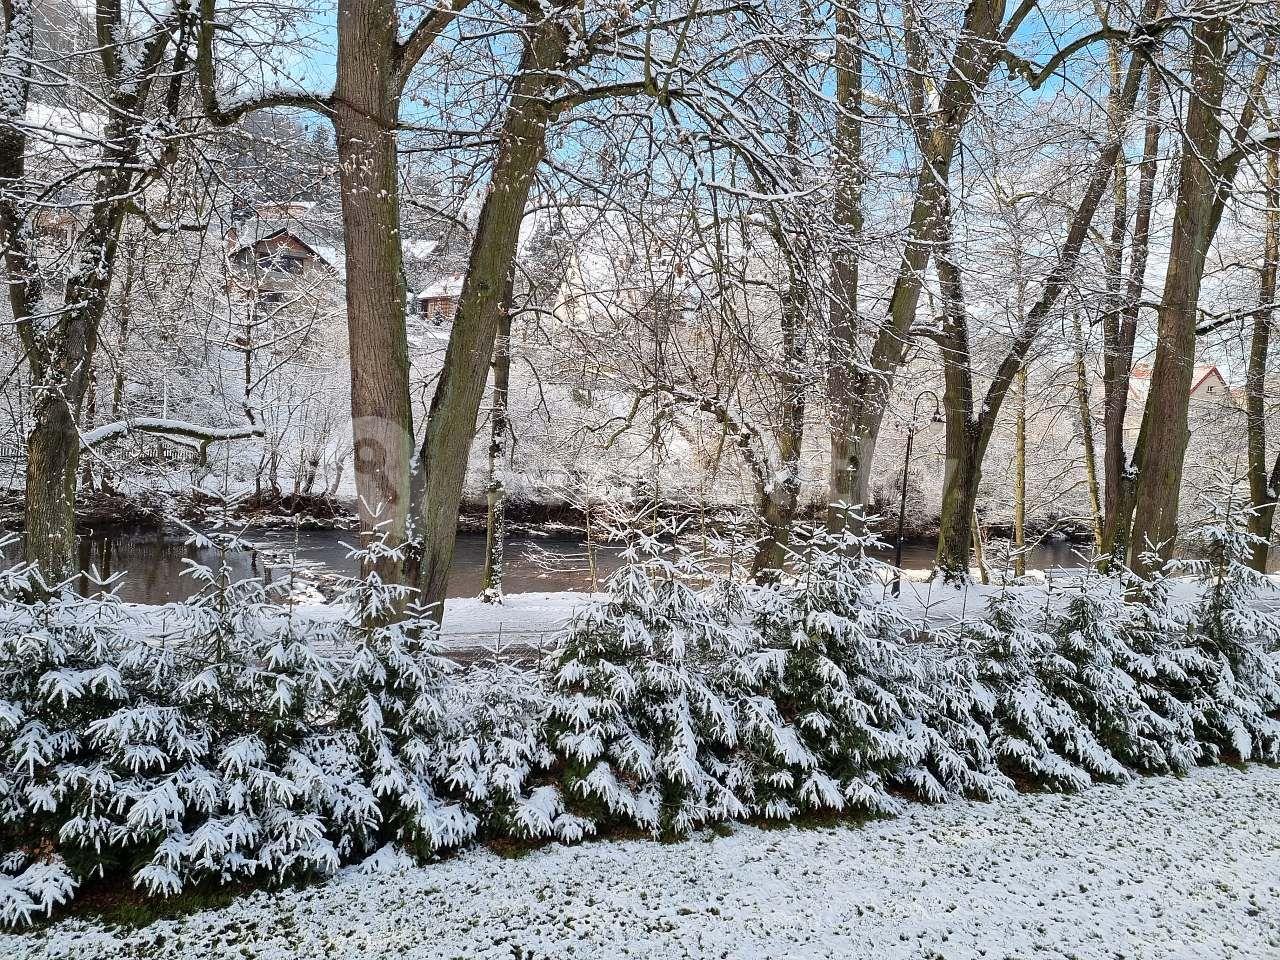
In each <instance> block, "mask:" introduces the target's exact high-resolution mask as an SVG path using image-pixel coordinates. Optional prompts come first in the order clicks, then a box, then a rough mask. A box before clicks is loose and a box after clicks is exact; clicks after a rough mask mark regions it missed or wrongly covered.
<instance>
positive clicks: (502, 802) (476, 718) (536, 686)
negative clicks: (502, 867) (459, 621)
mask: <svg viewBox="0 0 1280 960" xmlns="http://www.w3.org/2000/svg"><path fill="white" fill-rule="evenodd" d="M456 690H457V692H458V693H459V698H458V699H459V703H458V707H457V710H456V712H457V713H458V714H459V720H458V722H457V723H456V724H455V728H456V734H455V735H454V736H453V737H452V738H451V744H450V748H449V774H448V780H449V784H450V786H451V787H452V788H454V789H455V790H457V791H459V792H460V793H461V794H462V795H463V796H464V797H465V798H466V800H467V802H468V803H469V804H470V805H471V807H472V809H473V810H475V811H476V813H477V815H478V816H479V817H480V820H481V826H480V832H481V833H483V834H486V835H489V836H498V837H506V838H511V839H516V840H537V839H542V838H555V839H557V840H561V841H563V842H566V843H573V842H576V841H578V840H581V839H583V837H585V836H587V835H588V834H590V833H591V831H592V825H591V824H590V823H589V822H588V821H586V820H585V819H583V818H582V817H579V816H576V815H575V814H573V813H571V812H570V811H569V810H568V809H567V805H566V803H565V798H564V795H563V792H562V790H561V789H560V787H559V786H558V785H557V784H555V783H554V782H553V779H554V774H553V767H554V765H555V755H554V753H553V752H552V751H551V749H550V745H549V744H548V743H547V740H546V736H545V730H546V723H547V715H548V710H549V707H550V697H549V695H548V692H547V690H546V688H545V684H544V682H543V676H542V674H540V673H535V672H533V671H530V670H528V669H526V668H524V667H521V666H519V665H517V664H514V663H511V662H507V661H503V660H499V659H497V658H496V657H495V658H494V660H493V662H491V663H488V664H478V665H473V666H471V667H469V668H468V670H467V673H466V676H465V677H464V678H463V680H462V682H460V683H459V684H457V685H456Z"/></svg>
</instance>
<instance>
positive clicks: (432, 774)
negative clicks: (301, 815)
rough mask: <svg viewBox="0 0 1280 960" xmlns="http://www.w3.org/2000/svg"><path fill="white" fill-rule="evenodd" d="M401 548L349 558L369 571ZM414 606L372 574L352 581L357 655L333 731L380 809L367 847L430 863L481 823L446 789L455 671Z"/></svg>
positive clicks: (348, 668)
mask: <svg viewBox="0 0 1280 960" xmlns="http://www.w3.org/2000/svg"><path fill="white" fill-rule="evenodd" d="M399 549H400V548H397V547H391V546H389V545H387V544H386V543H384V542H381V541H379V542H375V543H374V544H372V545H371V546H370V547H368V548H367V549H365V550H360V551H355V552H354V553H353V558H354V559H356V560H357V561H359V562H360V563H361V565H362V566H363V567H364V568H366V569H368V570H370V571H373V570H376V569H377V567H378V565H379V564H378V563H377V561H379V560H381V559H382V558H383V557H384V556H386V555H387V554H388V553H396V552H398V551H399ZM412 599H413V598H412V592H411V590H410V588H408V587H405V586H403V585H400V584H392V583H386V582H384V581H383V580H382V579H381V578H380V577H379V576H378V574H377V573H375V572H370V573H369V574H367V575H366V576H364V577H362V578H356V579H351V580H349V581H348V582H347V584H346V587H345V589H344V590H343V592H342V593H341V595H340V596H339V598H338V603H339V604H340V606H341V607H342V608H343V609H344V610H346V611H347V617H346V619H345V621H344V622H343V624H342V625H341V628H340V630H339V635H338V639H337V643H338V645H339V647H340V648H343V649H350V650H351V651H352V654H351V657H350V660H349V661H348V662H347V663H346V665H345V669H344V670H343V673H342V675H341V677H340V679H339V683H338V698H337V700H338V704H339V706H338V711H337V717H336V725H337V728H338V729H339V730H340V731H341V732H342V734H343V735H344V736H345V737H346V740H347V749H348V750H349V751H350V754H351V756H352V757H353V758H354V761H355V764H356V766H357V767H358V769H359V770H360V771H362V775H363V778H364V782H365V783H367V784H368V786H369V788H370V790H371V791H372V793H373V795H374V797H376V798H377V801H378V810H377V818H376V821H375V822H371V823H369V824H367V841H366V842H368V843H372V842H373V841H374V840H375V839H381V840H385V841H392V842H395V843H398V844H400V845H401V846H403V847H405V848H407V849H408V850H410V851H412V852H414V853H415V854H417V855H418V856H421V857H426V856H428V855H430V854H433V853H435V852H436V851H438V850H440V849H442V848H445V847H452V846H457V845H458V844H460V843H463V842H464V841H466V840H468V839H470V838H471V837H473V836H474V835H475V832H476V828H477V826H478V820H477V818H476V816H475V814H473V813H471V812H470V811H469V810H468V809H467V808H466V807H465V806H464V805H463V804H461V803H459V802H457V801H456V800H454V799H453V798H452V797H451V796H450V791H449V787H448V773H449V769H448V738H449V735H450V730H449V723H448V720H449V717H448V711H447V709H446V705H445V702H444V701H445V698H446V697H447V695H448V685H449V680H448V677H447V675H448V673H449V672H450V671H451V670H452V669H453V664H452V663H451V662H450V661H448V660H446V659H445V658H443V657H441V656H440V649H441V648H440V642H439V628H438V627H437V625H436V623H435V621H434V620H433V619H432V618H431V617H430V616H429V614H428V611H426V610H424V609H422V608H420V607H418V606H416V605H415V604H414V603H413V602H412Z"/></svg>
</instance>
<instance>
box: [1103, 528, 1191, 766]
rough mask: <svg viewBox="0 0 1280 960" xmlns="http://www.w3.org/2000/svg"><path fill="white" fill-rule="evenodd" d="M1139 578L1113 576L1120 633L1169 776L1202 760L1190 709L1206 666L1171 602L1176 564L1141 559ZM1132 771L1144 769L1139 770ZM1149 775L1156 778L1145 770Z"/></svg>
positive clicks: (1126, 573)
mask: <svg viewBox="0 0 1280 960" xmlns="http://www.w3.org/2000/svg"><path fill="white" fill-rule="evenodd" d="M1141 560H1142V569H1143V570H1144V571H1145V572H1144V573H1138V572H1136V571H1134V570H1132V569H1129V568H1128V567H1122V568H1120V570H1119V571H1118V576H1119V579H1120V582H1121V586H1122V589H1123V591H1124V597H1125V600H1126V610H1125V613H1126V617H1125V619H1124V622H1123V629H1124V631H1125V635H1126V642H1127V644H1128V647H1129V649H1131V650H1132V651H1133V652H1134V654H1135V659H1134V660H1133V661H1132V662H1131V664H1130V666H1129V668H1128V669H1129V675H1130V676H1131V677H1133V680H1134V682H1135V683H1136V684H1137V687H1138V691H1139V694H1140V696H1141V697H1142V699H1143V702H1144V703H1146V705H1147V706H1148V708H1149V709H1150V710H1151V711H1152V712H1153V713H1154V714H1155V715H1156V716H1157V717H1159V718H1160V719H1161V721H1162V723H1163V724H1164V736H1163V745H1164V750H1165V759H1166V760H1167V762H1168V769H1169V771H1170V772H1181V771H1185V770H1189V769H1191V768H1192V767H1193V766H1195V765H1196V763H1198V762H1199V761H1200V760H1201V758H1202V757H1203V755H1204V748H1203V747H1202V746H1201V744H1200V742H1199V740H1198V739H1197V732H1196V723H1195V716H1194V714H1193V712H1192V709H1191V706H1190V702H1189V701H1190V700H1191V699H1192V697H1193V690H1194V689H1195V687H1196V684H1197V683H1198V681H1197V679H1196V678H1198V677H1203V676H1205V675H1206V674H1207V672H1208V671H1209V664H1208V661H1207V660H1206V658H1205V656H1204V653H1203V652H1202V651H1201V650H1200V647H1199V644H1198V643H1197V642H1196V640H1195V630H1194V623H1193V620H1192V618H1191V617H1190V616H1189V615H1188V611H1187V610H1186V609H1185V608H1184V606H1183V605H1180V604H1178V603H1175V602H1174V600H1173V598H1172V596H1171V586H1172V582H1173V581H1172V579H1171V578H1172V576H1173V575H1174V574H1175V573H1176V572H1177V569H1178V567H1179V565H1180V563H1181V561H1169V562H1167V563H1166V562H1162V561H1161V560H1160V557H1159V555H1158V554H1155V553H1148V554H1145V555H1144V556H1143V557H1142V558H1141ZM1138 769H1144V768H1143V767H1142V766H1141V765H1139V766H1138ZM1151 772H1158V771H1157V770H1156V769H1155V768H1151Z"/></svg>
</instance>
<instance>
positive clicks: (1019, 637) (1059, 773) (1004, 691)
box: [961, 590, 1129, 790]
mask: <svg viewBox="0 0 1280 960" xmlns="http://www.w3.org/2000/svg"><path fill="white" fill-rule="evenodd" d="M961 630H962V631H963V632H964V633H965V635H966V636H967V638H968V639H970V640H971V641H972V642H973V643H974V644H975V649H976V653H977V660H978V681H979V684H980V686H981V688H982V689H983V690H985V693H984V692H979V693H978V695H977V697H976V700H977V701H978V702H981V703H982V705H983V706H982V710H983V713H984V715H987V716H989V722H990V725H991V726H990V731H989V737H990V742H991V748H992V749H993V750H994V751H995V754H996V757H997V758H998V759H999V762H1000V766H1001V769H1003V770H1004V771H1005V772H1006V773H1007V774H1009V775H1010V776H1012V777H1014V778H1021V779H1024V780H1028V781H1030V782H1032V783H1036V784H1040V785H1042V786H1047V787H1050V788H1052V789H1058V790H1080V789H1083V788H1085V787H1087V786H1089V784H1090V783H1092V781H1093V778H1094V777H1098V778H1101V779H1104V780H1113V781H1121V780H1124V779H1126V778H1127V777H1128V776H1129V774H1128V771H1126V770H1125V768H1124V766H1123V765H1122V764H1121V763H1120V762H1119V761H1117V760H1116V758H1115V757H1113V756H1112V755H1111V753H1110V752H1109V751H1108V750H1107V748H1106V747H1105V746H1103V744H1102V743H1101V742H1100V741H1099V740H1098V738H1097V737H1096V736H1094V734H1093V731H1092V730H1090V728H1089V725H1088V723H1087V722H1086V721H1085V719H1084V718H1083V717H1082V716H1081V715H1080V714H1079V713H1077V712H1076V711H1075V709H1074V708H1073V707H1072V706H1071V705H1070V704H1069V703H1068V702H1067V701H1066V700H1064V699H1063V698H1062V697H1061V696H1059V695H1057V694H1056V693H1054V692H1053V689H1052V686H1053V683H1052V682H1051V678H1054V677H1057V676H1060V675H1061V674H1062V673H1063V672H1064V670H1065V667H1066V664H1065V663H1059V662H1058V661H1057V656H1058V654H1057V649H1056V644H1055V641H1054V638H1053V637H1052V636H1050V635H1049V634H1048V633H1047V632H1046V631H1045V630H1044V629H1043V628H1042V627H1041V626H1040V625H1039V624H1037V623H1036V622H1035V621H1034V620H1033V618H1032V616H1031V615H1030V614H1029V613H1028V611H1027V610H1026V609H1025V606H1024V603H1023V601H1022V599H1021V597H1020V596H1019V595H1018V594H1017V593H1015V592H1014V591H1011V590H1002V591H1001V592H999V593H997V594H995V595H993V596H992V597H991V598H990V599H989V600H988V602H987V610H986V616H985V617H983V618H982V619H979V620H972V621H966V622H965V623H964V624H962V625H961Z"/></svg>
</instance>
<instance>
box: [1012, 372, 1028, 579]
mask: <svg viewBox="0 0 1280 960" xmlns="http://www.w3.org/2000/svg"><path fill="white" fill-rule="evenodd" d="M1017 386H1018V394H1017V401H1018V402H1017V407H1016V413H1015V418H1014V438H1013V444H1014V446H1013V575H1014V576H1015V577H1025V576H1026V575H1027V557H1026V548H1027V368H1026V367H1023V368H1022V369H1021V370H1019V371H1018V378H1017Z"/></svg>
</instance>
